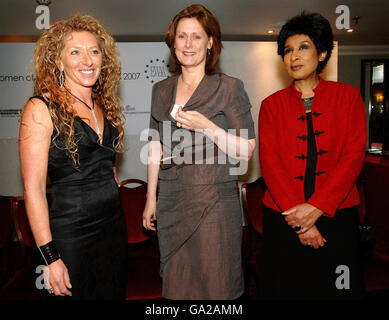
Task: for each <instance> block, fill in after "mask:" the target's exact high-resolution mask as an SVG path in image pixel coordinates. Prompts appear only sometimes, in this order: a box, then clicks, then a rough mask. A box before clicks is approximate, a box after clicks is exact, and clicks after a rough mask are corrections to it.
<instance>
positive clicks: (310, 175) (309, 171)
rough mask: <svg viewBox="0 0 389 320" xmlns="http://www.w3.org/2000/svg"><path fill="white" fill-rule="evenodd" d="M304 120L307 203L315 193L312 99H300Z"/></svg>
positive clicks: (305, 191)
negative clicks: (305, 131)
mask: <svg viewBox="0 0 389 320" xmlns="http://www.w3.org/2000/svg"><path fill="white" fill-rule="evenodd" d="M302 100H303V103H304V106H305V112H306V118H307V136H308V137H307V140H308V141H307V165H306V168H305V179H304V197H305V201H308V200H309V198H310V197H311V196H312V195H313V193H314V192H315V178H316V173H315V172H316V164H317V149H316V140H315V134H314V132H313V124H312V114H311V106H312V101H313V97H312V98H307V99H302Z"/></svg>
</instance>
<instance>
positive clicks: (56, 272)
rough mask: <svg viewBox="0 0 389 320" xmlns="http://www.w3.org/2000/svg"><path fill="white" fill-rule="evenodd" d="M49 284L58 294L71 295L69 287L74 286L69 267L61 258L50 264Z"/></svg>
mask: <svg viewBox="0 0 389 320" xmlns="http://www.w3.org/2000/svg"><path fill="white" fill-rule="evenodd" d="M48 270H49V281H48V282H49V285H50V288H51V289H52V292H53V293H54V294H55V295H56V296H71V295H72V293H71V292H70V291H69V289H71V288H72V285H71V284H70V278H69V273H68V269H67V268H66V266H65V264H64V263H63V261H62V260H61V259H58V260H57V261H54V262H53V263H51V264H50V265H49V266H48Z"/></svg>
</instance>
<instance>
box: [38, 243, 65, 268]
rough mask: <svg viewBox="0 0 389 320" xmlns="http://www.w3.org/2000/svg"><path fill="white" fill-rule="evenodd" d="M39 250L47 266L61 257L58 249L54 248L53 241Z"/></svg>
mask: <svg viewBox="0 0 389 320" xmlns="http://www.w3.org/2000/svg"><path fill="white" fill-rule="evenodd" d="M38 250H39V251H40V253H41V255H42V257H43V260H44V261H45V264H46V265H47V266H48V265H50V264H52V263H53V262H55V261H57V260H58V259H59V258H60V257H61V256H60V255H59V253H58V251H57V248H56V247H55V246H54V243H53V241H50V242H49V243H46V244H44V245H43V246H40V247H38Z"/></svg>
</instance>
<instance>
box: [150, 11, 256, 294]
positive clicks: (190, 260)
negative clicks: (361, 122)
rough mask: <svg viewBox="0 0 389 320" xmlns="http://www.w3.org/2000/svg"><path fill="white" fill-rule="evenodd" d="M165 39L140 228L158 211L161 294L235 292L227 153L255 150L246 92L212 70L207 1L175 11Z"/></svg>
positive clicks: (231, 170)
mask: <svg viewBox="0 0 389 320" xmlns="http://www.w3.org/2000/svg"><path fill="white" fill-rule="evenodd" d="M165 41H166V43H167V45H168V47H169V48H170V51H171V56H172V59H173V60H174V61H175V68H174V70H172V73H173V74H174V76H173V77H170V78H167V79H165V80H163V81H161V82H159V83H157V84H155V86H154V88H153V96H152V107H151V119H150V128H151V136H152V140H153V141H151V143H150V151H149V164H148V193H147V202H146V207H145V210H144V213H143V224H144V226H145V228H147V229H149V230H156V226H155V224H154V222H155V220H156V219H157V220H158V239H159V246H160V253H161V275H162V278H163V293H162V294H163V297H165V298H168V299H236V298H238V297H240V296H241V295H242V294H243V291H244V286H243V274H242V265H241V243H242V217H241V210H240V203H239V196H238V186H237V176H238V174H237V172H236V171H237V168H236V162H237V161H235V162H234V163H231V162H232V161H233V160H231V158H233V159H236V160H247V159H249V158H250V157H251V155H252V153H253V151H254V148H255V133H254V125H253V120H252V117H251V113H250V108H251V105H250V101H249V99H248V96H247V94H246V92H245V90H244V88H243V83H242V81H240V80H239V79H236V78H232V77H229V76H227V75H225V74H222V73H217V72H216V64H217V62H218V59H219V56H220V52H221V48H222V44H221V34H220V26H219V23H218V21H217V19H216V17H215V16H213V15H212V14H211V13H210V12H209V11H208V10H207V9H206V8H204V7H203V6H201V5H192V6H190V7H188V8H186V9H184V10H182V11H181V12H180V13H178V14H177V15H176V16H175V17H174V19H173V21H172V22H171V24H170V26H169V28H168V30H167V33H166V36H165ZM231 129H233V130H232V131H231ZM161 157H162V159H161ZM157 185H158V187H159V191H158V201H157Z"/></svg>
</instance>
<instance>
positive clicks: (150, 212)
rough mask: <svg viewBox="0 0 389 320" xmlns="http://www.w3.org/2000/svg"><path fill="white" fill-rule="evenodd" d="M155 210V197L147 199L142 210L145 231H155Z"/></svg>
mask: <svg viewBox="0 0 389 320" xmlns="http://www.w3.org/2000/svg"><path fill="white" fill-rule="evenodd" d="M156 210H157V199H156V197H150V198H149V197H148V198H147V201H146V205H145V209H144V210H143V226H144V227H145V228H146V229H147V230H152V231H156V230H157V229H156V228H155V226H154V221H156V220H157V217H156V215H155V212H156Z"/></svg>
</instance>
